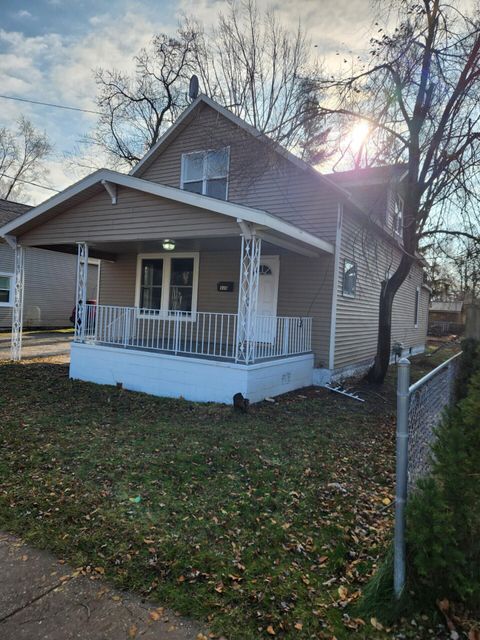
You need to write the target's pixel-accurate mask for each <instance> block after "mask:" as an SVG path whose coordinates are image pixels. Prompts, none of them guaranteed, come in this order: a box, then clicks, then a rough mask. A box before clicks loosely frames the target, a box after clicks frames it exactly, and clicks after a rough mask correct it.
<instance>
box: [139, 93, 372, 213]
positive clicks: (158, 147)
mask: <svg viewBox="0 0 480 640" xmlns="http://www.w3.org/2000/svg"><path fill="white" fill-rule="evenodd" d="M204 105H207V106H208V107H210V108H211V109H214V110H215V111H217V112H218V113H220V114H221V115H222V116H223V117H224V118H226V119H227V120H229V121H230V122H232V123H233V124H235V125H236V126H238V127H240V128H241V129H243V130H244V131H246V132H247V133H249V134H250V135H251V136H253V137H254V138H256V139H257V140H261V141H264V142H265V143H267V144H269V145H270V146H271V148H272V149H273V150H274V151H275V152H276V153H278V154H279V155H280V156H282V157H283V158H286V159H287V160H288V161H289V162H291V163H292V164H293V165H294V166H296V167H297V168H299V169H301V170H302V171H306V172H307V173H309V174H310V175H312V176H315V178H316V179H317V180H319V181H320V182H322V183H323V184H325V185H326V186H327V187H328V188H330V189H332V190H333V191H334V192H335V193H336V194H337V196H338V197H339V199H340V200H341V201H342V202H348V204H350V205H351V206H352V207H353V208H354V209H357V210H359V211H361V212H362V213H365V212H364V211H363V209H362V206H361V204H360V203H358V202H356V201H355V200H354V199H353V198H352V195H351V194H350V193H349V192H348V191H347V190H345V189H343V188H342V187H341V186H340V185H337V184H336V183H335V182H333V181H332V180H330V179H329V177H328V176H325V175H323V174H321V173H320V172H319V171H317V170H316V169H314V167H312V166H311V165H310V164H308V163H307V162H305V161H304V160H302V159H301V158H299V157H298V156H296V155H294V154H293V153H291V152H290V151H288V149H286V148H285V147H283V146H282V145H281V144H278V143H276V142H274V141H273V140H272V139H271V138H269V137H268V136H267V135H265V134H264V133H262V132H261V131H259V130H258V129H255V127H253V126H252V125H251V124H248V122H245V120H242V118H239V117H238V116H236V115H235V114H234V113H232V112H231V111H230V110H229V109H226V108H225V107H222V105H220V104H218V102H216V101H215V100H212V98H209V97H208V96H206V95H205V94H203V93H201V94H200V95H199V96H198V98H196V99H195V100H194V101H193V102H192V103H191V104H190V106H188V107H187V108H186V109H185V110H184V111H183V112H182V113H181V114H180V115H179V116H178V118H177V119H176V120H175V122H174V123H173V124H172V125H171V126H170V127H169V128H168V129H167V131H165V133H164V134H163V135H162V136H161V137H160V138H159V139H158V140H157V142H156V143H155V144H154V146H153V147H152V148H151V149H150V150H149V151H147V153H146V154H145V155H144V156H143V158H142V159H141V160H140V161H139V162H138V163H137V164H136V165H135V166H134V167H133V169H131V170H130V172H129V175H131V176H136V175H137V174H139V173H140V174H141V173H142V172H143V171H144V170H145V169H147V168H148V167H149V166H150V165H151V164H152V163H153V162H154V161H155V159H156V158H157V156H159V155H160V154H161V153H162V152H163V151H164V149H165V148H166V147H167V146H168V145H169V144H170V143H171V142H172V141H173V140H174V139H175V137H176V135H178V133H180V131H181V130H183V129H184V128H185V127H186V126H187V125H188V124H189V123H190V122H191V121H192V120H193V118H194V116H195V112H196V111H197V110H198V109H201V108H202V107H203V106H204Z"/></svg>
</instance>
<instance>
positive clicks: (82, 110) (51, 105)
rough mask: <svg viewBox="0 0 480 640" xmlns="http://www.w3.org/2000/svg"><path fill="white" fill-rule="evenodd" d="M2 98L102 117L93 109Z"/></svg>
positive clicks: (12, 97)
mask: <svg viewBox="0 0 480 640" xmlns="http://www.w3.org/2000/svg"><path fill="white" fill-rule="evenodd" d="M0 98H3V99H4V100H17V101H18V102H28V103H30V104H39V105H42V106H43V107H55V108H56V109H68V110H69V111H81V112H82V113H93V114H94V115H96V116H101V115H102V114H101V113H100V111H93V109H81V108H80V107H68V106H67V105H64V104H55V103H53V102H41V101H40V100H30V99H29V98H17V97H14V96H5V95H2V94H0Z"/></svg>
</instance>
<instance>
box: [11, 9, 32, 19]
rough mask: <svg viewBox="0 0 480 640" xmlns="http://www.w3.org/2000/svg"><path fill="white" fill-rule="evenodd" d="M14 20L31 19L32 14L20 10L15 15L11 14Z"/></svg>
mask: <svg viewBox="0 0 480 640" xmlns="http://www.w3.org/2000/svg"><path fill="white" fill-rule="evenodd" d="M13 17H14V18H19V19H23V18H29V19H31V18H33V16H32V14H31V13H30V11H27V10H26V9H20V11H17V12H16V13H14V14H13Z"/></svg>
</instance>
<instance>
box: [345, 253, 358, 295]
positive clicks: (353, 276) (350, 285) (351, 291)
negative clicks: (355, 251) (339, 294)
mask: <svg viewBox="0 0 480 640" xmlns="http://www.w3.org/2000/svg"><path fill="white" fill-rule="evenodd" d="M356 293H357V265H356V264H355V262H352V261H351V260H345V262H344V263H343V295H344V296H346V297H347V298H355V295H356Z"/></svg>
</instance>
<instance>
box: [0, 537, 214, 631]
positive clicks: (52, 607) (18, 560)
mask: <svg viewBox="0 0 480 640" xmlns="http://www.w3.org/2000/svg"><path fill="white" fill-rule="evenodd" d="M207 637H208V636H204V635H203V633H202V631H201V628H200V626H199V625H197V624H196V623H193V622H191V621H189V620H185V619H183V618H180V617H179V616H177V615H176V614H175V613H173V612H172V611H169V610H167V609H164V608H163V607H154V606H153V605H152V604H151V603H147V602H143V601H142V599H141V598H139V597H138V596H134V595H131V594H128V593H124V592H121V591H116V590H115V589H113V588H111V587H109V586H108V585H106V584H105V582H104V581H103V580H102V579H100V577H99V574H98V573H95V572H94V571H93V572H92V574H91V575H89V573H88V572H85V571H83V572H82V571H75V570H74V569H72V568H71V567H69V566H68V565H66V564H64V563H62V562H61V561H57V560H56V559H55V558H54V557H53V556H51V555H50V554H49V553H47V552H45V551H38V550H36V549H33V548H31V547H29V546H28V545H25V544H23V543H22V541H21V540H20V539H19V538H16V537H15V536H11V535H9V534H6V533H1V532H0V638H2V640H73V639H74V638H75V639H82V640H123V639H124V638H125V639H127V640H132V639H134V638H138V639H142V640H197V639H201V640H204V639H205V640H207Z"/></svg>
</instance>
